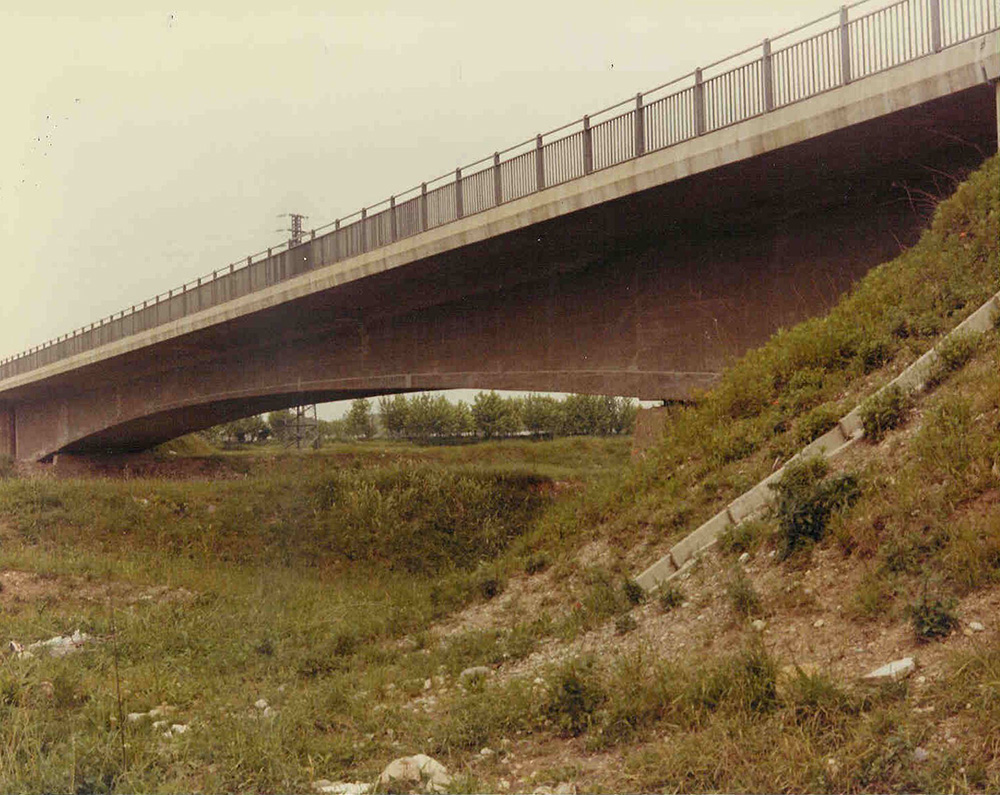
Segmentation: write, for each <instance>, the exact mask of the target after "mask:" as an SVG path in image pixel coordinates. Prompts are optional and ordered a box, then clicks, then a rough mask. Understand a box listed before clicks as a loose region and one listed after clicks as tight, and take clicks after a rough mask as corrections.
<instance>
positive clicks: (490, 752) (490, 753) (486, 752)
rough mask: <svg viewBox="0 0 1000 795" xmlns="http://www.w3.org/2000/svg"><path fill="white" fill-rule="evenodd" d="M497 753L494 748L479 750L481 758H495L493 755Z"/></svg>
mask: <svg viewBox="0 0 1000 795" xmlns="http://www.w3.org/2000/svg"><path fill="white" fill-rule="evenodd" d="M495 753H496V751H494V750H493V749H492V748H480V749H479V755H480V756H493V754H495Z"/></svg>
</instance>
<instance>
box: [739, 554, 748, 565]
mask: <svg viewBox="0 0 1000 795" xmlns="http://www.w3.org/2000/svg"><path fill="white" fill-rule="evenodd" d="M748 560H750V553H749V552H744V553H743V554H742V555H740V563H746V562H747V561H748Z"/></svg>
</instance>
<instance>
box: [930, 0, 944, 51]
mask: <svg viewBox="0 0 1000 795" xmlns="http://www.w3.org/2000/svg"><path fill="white" fill-rule="evenodd" d="M930 4H931V50H932V51H934V52H941V0H930Z"/></svg>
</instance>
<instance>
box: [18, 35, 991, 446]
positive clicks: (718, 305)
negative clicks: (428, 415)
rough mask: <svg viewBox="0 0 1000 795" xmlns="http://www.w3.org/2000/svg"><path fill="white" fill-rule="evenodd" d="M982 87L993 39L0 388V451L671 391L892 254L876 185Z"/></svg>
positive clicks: (931, 150) (907, 225)
mask: <svg viewBox="0 0 1000 795" xmlns="http://www.w3.org/2000/svg"><path fill="white" fill-rule="evenodd" d="M998 74H1000V34H996V33H993V34H990V35H989V36H986V37H982V38H981V39H976V40H973V41H970V42H967V43H965V44H963V45H959V46H956V47H954V48H951V49H949V50H946V51H944V52H942V53H939V54H937V55H933V56H927V57H925V58H923V59H921V60H919V61H916V62H913V63H910V64H906V65H904V66H900V67H897V68H895V69H893V70H890V71H888V72H884V73H882V74H879V75H875V76H873V77H869V78H866V79H864V80H861V81H858V82H857V83H853V84H850V85H848V86H845V87H843V88H838V89H835V90H832V91H830V92H828V93H826V94H823V95H820V96H818V97H814V98H812V99H810V100H806V101H804V102H801V103H798V104H796V105H792V106H789V107H786V108H783V109H781V110H778V111H775V112H773V113H770V114H766V115H764V116H760V117H757V118H754V119H751V120H749V121H746V122H742V123H740V124H737V125H733V126H732V127H729V128H725V129H722V130H718V131H716V132H713V133H710V134H707V135H705V136H703V137H701V138H698V139H695V140H692V141H688V142H685V143H683V144H679V145H677V146H675V147H672V148H670V149H666V150H662V151H659V152H656V153H653V154H650V155H647V156H645V157H642V158H639V159H637V160H633V161H630V162H627V163H624V164H622V165H619V166H615V167H613V168H609V169H607V170H605V171H601V172H598V173H595V174H592V175H590V176H588V177H585V178H582V179H579V180H575V181H573V182H569V183H565V184H563V185H560V186H557V187H553V188H550V189H548V190H545V191H542V192H539V193H536V194H532V195H529V196H526V197H525V198H523V199H520V200H518V201H516V202H512V203H510V204H507V205H503V206H501V207H499V208H496V209H493V210H488V211H486V212H483V213H479V214H477V215H474V216H469V217H467V218H465V219H462V220H461V221H457V222H455V223H452V224H448V225H446V226H443V227H439V228H437V229H433V230H430V231H428V232H426V233H422V234H420V235H417V236H415V237H412V238H407V239H405V240H403V241H400V242H399V243H396V244H394V245H392V246H388V247H386V248H383V249H379V250H376V251H372V252H369V253H367V254H364V255H361V256H359V257H355V258H353V259H351V260H347V261H344V262H340V263H337V264H334V265H329V266H320V267H318V268H317V269H315V270H312V271H309V272H306V273H303V274H300V275H298V276H295V277H293V278H291V279H289V280H287V281H284V282H281V283H279V284H276V285H273V286H271V287H268V288H266V289H263V290H260V291H258V292H255V293H252V294H250V295H247V296H244V297H242V298H238V299H236V300H232V301H228V302H226V303H221V304H218V305H216V306H212V307H210V308H207V309H205V310H203V311H200V312H198V313H196V314H193V315H189V316H187V317H183V318H180V319H177V320H173V321H170V322H168V323H164V324H162V325H158V326H156V327H153V328H150V329H147V330H145V331H141V332H139V333H135V334H132V335H130V336H127V337H125V338H123V339H120V340H116V341H114V342H111V343H109V344H107V345H104V346H102V347H100V348H96V349H93V350H89V351H84V352H81V353H77V354H75V355H71V356H68V357H67V358H64V359H61V360H58V361H55V362H52V363H50V364H47V365H45V366H42V367H39V368H38V369H35V370H32V371H30V372H26V373H21V374H18V375H15V376H12V377H9V378H5V379H4V380H2V381H0V412H8V413H9V412H10V411H12V410H13V411H14V413H15V414H16V423H15V425H16V431H15V437H16V438H14V439H13V440H12V439H10V438H9V437H10V436H11V432H10V431H9V430H8V431H7V432H6V435H4V431H3V430H2V426H3V423H0V454H2V453H4V452H6V453H7V454H15V453H16V455H17V457H18V458H32V459H38V458H44V457H46V456H49V455H51V454H52V453H55V452H57V451H60V450H67V451H86V450H104V449H108V448H111V449H141V448H142V447H144V446H148V445H150V444H154V443H156V442H159V441H163V440H165V439H168V438H171V437H173V436H176V435H179V434H181V433H184V432H187V431H190V430H195V429H198V428H201V427H207V426H209V425H212V424H215V423H217V422H221V421H226V420H228V419H233V418H236V417H239V416H245V415H247V414H250V413H254V412H258V411H268V410H272V409H276V408H282V407H286V406H289V405H294V404H296V403H302V402H313V401H323V400H331V399H338V398H348V397H356V396H362V395H374V394H381V393H387V392H395V391H403V390H416V389H442V388H452V387H475V388H497V389H524V390H551V391H574V392H590V393H610V394H626V395H637V396H640V397H646V398H686V397H689V396H691V395H692V394H693V392H694V391H696V390H698V389H702V388H705V387H707V386H709V385H710V384H711V383H712V381H713V380H714V378H715V377H716V375H717V374H718V372H719V371H720V370H721V369H722V368H723V367H724V366H725V365H726V364H727V363H728V362H730V361H732V359H733V358H735V357H736V356H738V355H739V354H740V353H742V352H743V351H744V350H746V349H747V348H748V347H751V346H753V345H756V344H759V343H761V342H763V341H764V340H765V339H767V337H768V336H770V334H772V333H773V332H774V331H775V330H776V329H778V328H780V327H782V326H787V325H791V324H793V323H795V322H797V321H799V320H801V319H803V318H805V317H807V316H809V315H811V314H815V313H816V312H819V311H822V310H823V309H825V308H827V307H829V306H830V305H831V304H832V303H834V302H835V301H836V299H837V297H838V296H839V295H840V294H841V293H842V292H843V291H844V290H845V289H847V287H849V285H850V284H851V283H852V282H853V281H854V280H855V279H856V278H858V277H859V276H860V275H861V274H863V273H864V272H865V271H866V270H867V269H868V268H870V267H871V266H872V265H874V264H876V263H878V262H880V261H882V260H884V259H886V258H888V257H890V256H892V255H893V254H895V253H896V252H897V251H898V250H899V245H900V244H906V243H907V242H912V240H913V239H914V236H915V234H916V231H917V229H918V228H919V226H920V225H921V224H922V223H923V222H924V221H925V220H926V219H925V218H923V217H921V214H920V212H919V210H920V208H919V207H918V208H913V207H911V206H909V205H907V204H906V203H905V201H902V198H903V194H902V193H901V191H900V190H899V188H898V185H899V184H900V183H909V184H912V185H918V184H926V180H927V179H928V174H930V173H932V170H934V169H937V170H945V171H954V170H960V169H961V168H964V167H967V166H971V165H974V164H975V163H976V162H978V160H979V159H980V157H981V152H982V151H989V150H992V149H994V148H995V146H996V108H995V96H996V91H995V89H994V87H993V86H990V85H988V84H986V83H985V82H984V79H986V78H992V79H995V78H996V76H997V75H998ZM922 181H923V182H922ZM914 210H916V211H917V212H914ZM7 427H8V428H9V424H8V426H7ZM5 440H6V441H5Z"/></svg>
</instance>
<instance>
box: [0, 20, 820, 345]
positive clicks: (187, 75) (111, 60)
mask: <svg viewBox="0 0 1000 795" xmlns="http://www.w3.org/2000/svg"><path fill="white" fill-rule="evenodd" d="M835 8H836V3H835V2H834V0H759V1H758V2H754V3H750V2H746V1H745V0H700V1H699V0H690V1H689V2H675V1H674V0H658V1H657V2H653V1H651V0H616V2H596V1H595V0H575V2H563V1H562V0H548V2H538V0H534V1H533V2H528V1H527V0H507V1H506V2H491V3H486V2H477V1H475V0H466V2H461V3H459V2H438V1H437V0H432V1H431V2H419V1H418V2H414V1H413V0H410V2H396V1H395V0H393V1H391V2H380V1H379V0H375V1H374V2H353V3H346V2H341V0H327V1H326V2H324V3H314V2H295V3H288V2H284V3H282V2H272V3H269V4H265V3H259V2H255V1H249V2H248V1H247V0H240V1H239V2H228V1H227V2H216V3H211V2H208V3H199V4H170V5H166V4H159V3H156V2H153V3H149V2H143V3H135V2H104V3H102V2H99V0H93V1H90V2H85V3H81V2H79V0H74V2H67V1H66V0H52V2H25V1H24V0H6V2H5V3H4V8H3V11H2V12H0V70H2V75H3V86H4V91H3V98H4V105H3V110H2V114H3V122H2V123H0V250H2V252H3V258H2V265H0V268H2V272H3V281H2V285H3V289H2V293H0V356H6V355H9V354H12V353H16V352H18V351H20V350H23V349H24V348H27V347H29V346H31V345H34V344H37V343H40V342H43V341H45V340H47V339H49V338H51V337H54V336H57V335H59V334H62V333H65V332H67V331H70V330H72V329H73V328H76V327H78V326H81V325H84V324H85V323H89V322H91V321H93V320H96V319H98V318H100V317H103V316H104V315H107V314H110V313H111V312H114V311H117V310H119V309H123V308H125V307H127V306H130V305H131V304H133V303H135V302H137V301H142V300H143V299H144V298H148V297H151V296H153V295H154V294H156V293H158V292H161V291H163V290H166V289H167V288H171V287H175V286H178V285H180V284H181V283H183V282H185V281H187V280H189V279H191V278H194V277H197V276H200V275H203V274H205V273H207V272H210V271H212V270H213V269H214V268H219V267H222V266H224V265H226V264H228V263H229V262H231V261H235V260H239V259H241V258H243V257H245V256H246V255H247V254H249V253H252V252H256V251H259V250H261V249H262V248H266V247H267V246H268V245H274V244H277V243H279V242H280V241H281V240H283V239H285V238H286V237H287V235H282V234H281V233H279V232H277V231H276V230H277V229H279V227H281V226H282V224H283V223H286V221H285V220H284V219H280V218H278V217H277V216H278V215H279V214H281V213H288V212H298V213H304V214H305V215H308V216H309V220H308V221H307V227H311V226H319V225H322V224H325V223H327V222H329V221H331V220H333V219H334V218H337V217H343V216H346V215H349V214H351V213H353V212H355V211H357V210H358V209H359V208H360V207H361V206H362V205H371V204H374V203H376V202H378V201H380V200H382V199H385V198H387V197H388V195H389V194H392V193H398V192H401V191H403V190H405V189H406V188H409V187H412V186H413V185H415V184H418V183H420V182H421V181H422V180H427V179H430V178H432V177H436V176H438V175H440V174H442V173H444V172H447V171H451V170H454V168H455V167H456V166H458V165H463V164H466V163H468V162H470V161H473V160H477V159H478V158H480V157H482V156H485V155H487V154H490V153H492V152H493V151H494V150H497V149H503V148H505V147H507V146H509V145H511V144H514V143H518V142H519V141H521V140H524V139H526V138H529V137H531V136H533V135H534V134H535V133H537V132H543V131H545V130H548V129H550V128H553V127H556V126H559V125H560V124H562V123H564V122H567V121H569V120H571V119H573V118H578V117H581V116H582V115H583V114H584V113H589V112H592V111H595V110H599V109H600V108H602V107H604V106H606V105H609V104H611V103H613V102H615V101H618V100H620V99H623V98H625V97H628V96H632V95H634V94H635V93H636V92H637V91H640V90H645V89H649V88H652V87H654V86H656V85H658V84H660V83H663V82H666V81H667V80H669V79H671V78H673V77H676V76H679V75H681V74H684V73H685V72H688V71H690V70H691V69H693V68H694V67H696V66H698V65H704V64H706V63H708V62H711V61H714V60H717V59H718V58H721V57H723V56H725V55H728V54H730V53H732V52H734V51H736V50H740V49H743V48H744V47H745V46H748V45H750V44H752V43H754V42H756V41H759V40H761V39H763V38H764V37H765V36H773V35H775V34H777V33H780V32H783V31H784V30H787V29H788V28H791V27H795V26H797V25H798V24H800V23H802V22H806V21H809V20H811V19H813V18H815V17H818V16H822V15H824V14H826V13H828V12H830V11H833V10H835Z"/></svg>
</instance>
